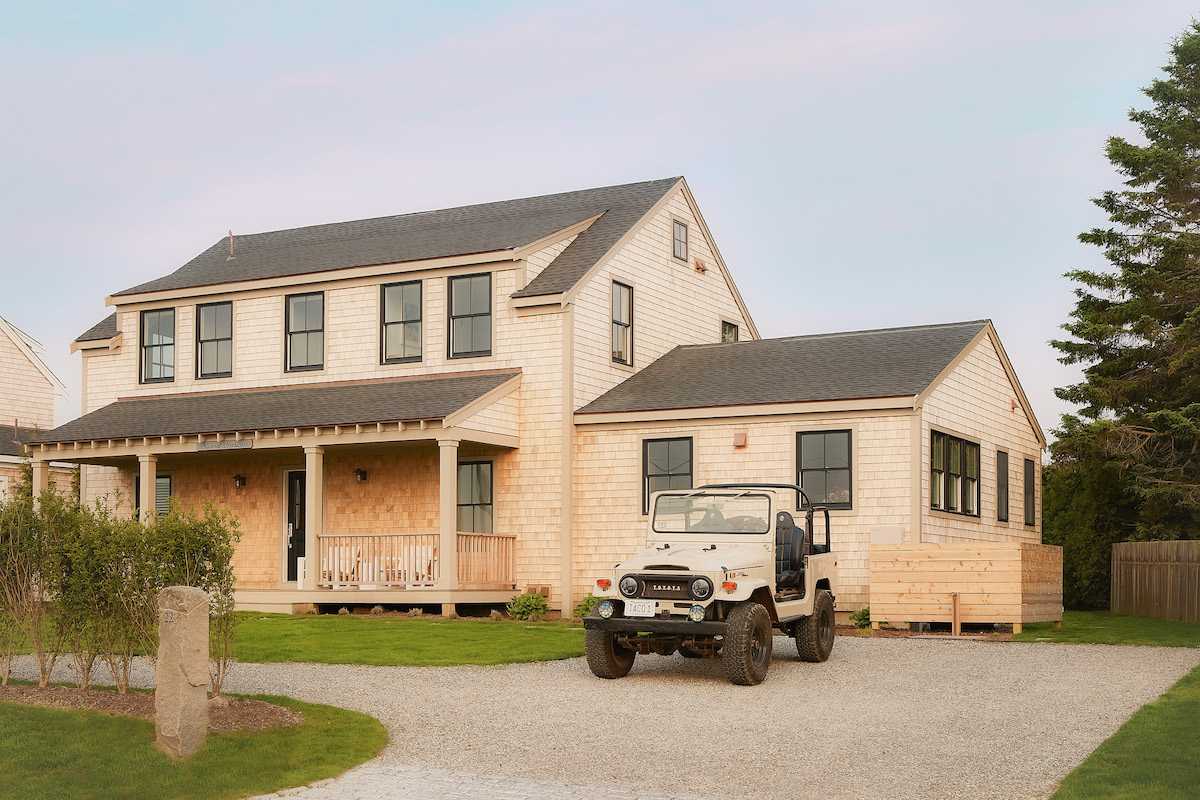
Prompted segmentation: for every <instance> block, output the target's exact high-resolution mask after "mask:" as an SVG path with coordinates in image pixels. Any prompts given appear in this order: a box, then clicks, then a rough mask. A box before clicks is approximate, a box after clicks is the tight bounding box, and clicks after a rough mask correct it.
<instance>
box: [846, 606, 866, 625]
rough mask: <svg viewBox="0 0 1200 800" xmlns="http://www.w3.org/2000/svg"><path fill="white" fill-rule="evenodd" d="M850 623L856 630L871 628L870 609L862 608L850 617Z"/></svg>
mask: <svg viewBox="0 0 1200 800" xmlns="http://www.w3.org/2000/svg"><path fill="white" fill-rule="evenodd" d="M850 623H851V624H852V625H854V627H856V628H869V627H871V607H870V606H863V607H862V608H860V609H859V610H858V611H855V612H854V613H853V614H851V615H850Z"/></svg>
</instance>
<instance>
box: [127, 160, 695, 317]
mask: <svg viewBox="0 0 1200 800" xmlns="http://www.w3.org/2000/svg"><path fill="white" fill-rule="evenodd" d="M678 181H679V178H666V179H662V180H655V181H645V182H641V183H628V184H623V185H619V186H605V187H600V188H596V189H584V190H580V191H573V192H561V193H559V194H548V195H541V196H538V197H526V198H520V199H517V200H504V201H500V202H494V203H482V204H478V205H471V206H459V207H457V208H447V209H441V210H437V211H422V212H417V213H412V214H400V215H397V216H391V217H376V218H374V219H364V220H355V221H352V222H336V223H331V224H326V225H312V226H308V227H304V228H290V229H287V230H279V231H269V232H266V233H254V234H247V235H237V236H235V237H234V253H235V257H234V258H232V259H231V258H228V254H229V240H228V238H226V237H222V238H221V239H219V240H218V241H217V242H216V243H214V244H213V245H212V246H211V247H209V248H208V249H207V250H205V251H204V252H202V253H200V254H199V255H198V256H196V257H195V258H193V259H192V260H191V261H189V262H187V263H186V264H184V265H183V266H182V267H180V268H179V269H177V270H175V271H174V272H172V273H171V274H170V275H166V276H163V277H161V278H157V279H155V280H152V281H148V282H146V283H142V284H139V285H137V286H133V287H130V288H128V289H124V290H122V291H120V292H117V293H116V294H115V295H113V296H114V297H121V296H125V295H134V294H143V293H147V292H161V291H172V290H178V289H190V288H194V287H199V286H211V285H216V284H221V283H229V282H233V281H246V280H256V279H265V278H279V277H286V276H292V275H306V274H310V273H315V272H325V271H328V270H336V269H346V268H350V267H364V266H374V265H379V264H393V263H402V262H406V261H420V260H424V259H430V258H441V257H446V256H459V255H473V254H478V253H488V252H492V251H497V250H515V249H518V248H520V247H522V246H524V245H528V244H530V243H533V242H536V241H538V240H539V239H542V238H544V237H546V236H549V235H551V234H553V233H555V232H557V231H561V230H563V229H565V228H569V227H571V226H572V225H575V224H577V223H580V222H583V221H584V220H587V219H590V218H592V217H595V216H597V215H600V216H599V219H597V220H596V221H595V222H594V223H593V224H592V225H591V226H590V227H589V228H587V229H586V230H585V231H583V232H582V233H580V234H579V236H577V237H576V239H575V241H574V242H572V243H571V245H570V246H569V247H567V248H566V249H565V250H564V251H563V252H562V253H560V254H559V256H558V258H556V259H555V260H554V262H552V263H551V264H550V265H549V266H548V267H546V269H544V270H543V271H542V272H541V273H540V274H539V275H538V276H537V277H536V278H535V279H534V280H533V281H532V282H531V284H530V286H528V287H525V289H523V290H521V291H520V292H518V295H521V296H528V295H529V294H546V293H553V292H560V291H563V290H564V289H568V288H570V287H571V286H573V285H574V282H575V281H577V280H579V279H580V278H582V277H583V275H584V274H585V273H586V272H587V270H588V269H589V268H590V267H591V265H592V264H594V263H595V262H596V260H597V259H599V258H600V257H602V256H603V255H604V254H605V253H606V252H607V251H608V248H609V246H611V244H612V243H613V242H615V241H616V240H617V239H618V238H620V236H621V235H622V234H623V233H624V232H625V231H626V230H628V229H629V228H630V227H631V226H632V225H633V224H634V223H636V222H637V221H638V220H639V219H640V218H641V216H642V215H643V214H644V213H645V212H646V211H647V210H648V209H649V208H650V207H651V206H652V205H653V204H654V202H655V201H656V200H658V199H659V198H660V197H661V196H662V195H663V194H664V193H666V192H667V191H668V190H669V189H670V188H671V187H673V186H674V185H675V184H676V183H678Z"/></svg>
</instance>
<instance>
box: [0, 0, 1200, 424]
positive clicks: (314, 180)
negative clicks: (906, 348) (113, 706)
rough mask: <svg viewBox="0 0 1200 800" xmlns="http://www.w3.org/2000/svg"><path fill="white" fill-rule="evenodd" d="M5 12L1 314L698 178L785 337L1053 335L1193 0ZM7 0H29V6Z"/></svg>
mask: <svg viewBox="0 0 1200 800" xmlns="http://www.w3.org/2000/svg"><path fill="white" fill-rule="evenodd" d="M47 5H48V4H33V3H12V4H8V3H4V4H0V11H3V19H4V20H5V24H4V25H3V27H2V28H0V98H2V100H3V108H4V113H3V115H2V116H0V153H2V154H3V155H2V156H0V183H2V185H3V186H4V191H3V192H2V193H0V237H2V238H3V241H5V242H6V243H7V245H6V248H5V254H4V257H3V260H2V261H0V278H2V280H0V315H2V316H4V317H6V318H8V319H9V320H10V321H12V322H13V323H15V324H17V325H18V326H20V327H21V328H23V329H24V330H26V331H27V332H29V333H30V334H31V335H33V336H34V337H35V338H37V339H39V340H40V341H42V342H43V343H44V344H45V346H46V354H45V355H46V359H47V362H48V363H49V364H50V366H51V367H52V368H53V369H54V370H55V371H56V372H57V373H58V374H59V375H60V376H61V377H62V379H63V380H64V382H65V383H66V384H67V386H68V395H67V397H65V398H64V399H63V401H62V403H61V404H60V409H59V416H60V419H59V421H60V422H65V421H66V420H68V419H70V418H72V417H74V416H76V415H77V414H78V410H79V394H78V389H79V356H78V355H71V354H69V352H68V348H69V345H70V342H71V340H72V339H74V338H75V337H76V336H77V335H78V334H79V333H81V332H82V331H84V330H85V329H87V328H88V327H90V326H91V325H92V324H93V323H95V322H97V321H98V320H100V319H102V318H103V317H104V316H106V315H107V314H108V310H107V309H106V308H105V306H104V297H105V296H106V295H107V294H109V293H111V292H114V291H117V290H120V289H123V288H126V287H128V286H131V285H134V284H137V283H141V282H143V281H146V280H149V279H151V278H155V277H158V276H160V275H164V274H166V273H168V272H171V271H173V270H174V269H176V268H177V267H179V266H180V265H182V264H183V263H184V262H185V261H187V260H188V259H190V258H191V257H192V256H193V255H195V254H196V253H198V252H199V251H201V250H202V249H204V248H205V247H207V246H208V245H210V244H211V243H212V242H213V241H215V240H216V239H217V238H219V237H220V236H221V235H223V234H224V233H225V231H226V230H228V229H230V228H232V229H233V231H234V232H235V233H252V232H255V231H260V230H270V229H276V228H285V227H294V226H298V225H308V224H314V223H320V222H331V221H337V220H347V219H358V218H363V217H373V216H381V215H387V214H397V213H403V212H408V211H419V210H424V209H431V208H440V207H445V206H452V205H460V204H465V203H473V202H484V201H489V200H500V199H506V198H511V197H522V196H528V195H534V194H543V193H547V192H555V191H564V190H570V189H579V188H586V187H590V186H600V185H605V184H612V183H621V182H626V181H635V180H645V179H651V178H659V177H666V176H671V175H679V174H682V175H685V176H686V177H687V179H688V182H689V184H690V185H691V187H692V190H693V191H694V192H695V194H696V197H697V199H698V201H699V203H700V207H701V209H702V211H703V212H704V215H705V217H706V219H707V221H708V224H709V226H710V227H711V229H712V231H713V233H714V235H715V236H716V239H717V243H718V245H719V246H720V248H721V250H722V252H723V254H724V256H725V259H726V261H727V262H728V264H729V266H730V268H731V270H732V272H733V275H734V277H735V279H736V280H737V282H738V284H739V286H740V288H741V290H742V293H743V295H744V296H745V298H746V301H747V303H748V304H749V307H750V311H751V313H752V314H753V316H754V318H755V321H756V322H757V323H758V326H759V329H760V330H761V332H762V333H763V335H764V336H785V335H791V334H802V333H820V332H828V331H838V330H853V329H861V328H874V327H884V326H892V325H909V324H923V323H934V322H947V321H954V320H963V319H975V318H980V317H990V318H991V319H992V320H994V322H995V323H996V326H997V328H998V330H999V332H1000V335H1001V337H1002V339H1003V341H1004V343H1005V345H1006V347H1007V349H1008V352H1009V355H1010V356H1011V357H1012V360H1013V362H1014V364H1015V365H1016V368H1017V371H1018V373H1019V375H1020V377H1021V379H1022V382H1023V384H1024V387H1025V390H1026V392H1027V393H1028V395H1029V396H1030V399H1031V400H1032V402H1033V404H1034V407H1035V410H1036V411H1037V413H1038V415H1039V417H1040V420H1041V423H1042V425H1043V427H1044V428H1046V429H1047V431H1048V432H1049V430H1050V429H1052V428H1054V427H1055V426H1056V425H1057V424H1058V417H1059V414H1060V413H1062V411H1063V410H1064V408H1063V406H1062V404H1061V403H1060V402H1059V401H1057V400H1056V399H1055V398H1054V395H1053V387H1054V386H1057V385H1062V384H1064V383H1069V382H1071V381H1072V380H1074V377H1075V374H1076V373H1075V372H1074V371H1073V370H1071V369H1068V368H1066V367H1063V366H1061V365H1059V364H1058V363H1057V361H1056V359H1055V352H1054V351H1053V350H1052V349H1051V348H1050V347H1049V345H1048V344H1047V342H1048V340H1050V339H1051V338H1053V337H1055V336H1057V335H1058V326H1059V325H1061V324H1062V323H1063V321H1064V320H1065V319H1066V315H1067V313H1068V311H1069V310H1070V308H1071V304H1072V294H1071V287H1070V286H1069V284H1068V283H1067V282H1066V281H1065V280H1064V279H1063V278H1062V277H1061V275H1062V273H1063V272H1065V271H1067V270H1069V269H1072V268H1076V267H1081V266H1087V267H1097V266H1102V265H1103V260H1102V259H1101V257H1100V255H1099V253H1098V252H1095V251H1094V250H1093V249H1092V248H1086V247H1084V246H1082V245H1080V244H1079V243H1078V242H1077V241H1076V236H1077V234H1078V233H1079V232H1080V231H1081V230H1083V229H1085V228H1086V227H1089V226H1091V225H1094V224H1098V223H1101V222H1103V219H1104V218H1103V215H1102V214H1101V213H1100V212H1099V211H1098V210H1097V209H1096V208H1094V207H1093V206H1092V205H1091V203H1090V202H1089V198H1091V197H1093V196H1095V195H1097V194H1098V193H1099V192H1101V191H1102V190H1104V189H1107V188H1112V187H1114V186H1116V184H1117V176H1116V175H1115V173H1114V172H1113V171H1112V169H1111V167H1110V166H1109V165H1108V163H1107V161H1106V160H1105V159H1104V155H1103V146H1104V140H1105V138H1106V137H1107V136H1109V135H1112V134H1118V133H1119V134H1124V135H1129V134H1131V133H1132V130H1131V125H1130V124H1129V122H1128V121H1127V119H1126V113H1127V111H1128V109H1129V108H1130V107H1132V106H1144V105H1145V101H1144V98H1143V97H1142V96H1141V94H1140V92H1139V89H1140V88H1141V87H1142V86H1144V85H1146V84H1147V83H1149V81H1150V80H1152V79H1153V78H1154V77H1156V76H1157V75H1158V70H1159V68H1160V67H1161V66H1162V65H1163V64H1164V63H1165V62H1166V59H1167V49H1168V46H1169V43H1170V41H1171V39H1172V38H1173V37H1174V36H1176V35H1177V34H1179V33H1180V32H1181V31H1182V30H1183V29H1184V27H1185V26H1186V25H1187V24H1188V22H1189V20H1190V17H1191V15H1192V14H1194V13H1195V8H1194V6H1192V5H1191V4H1189V3H1185V2H1154V3H1146V2H1087V3H1083V2H1078V3H1067V2H1055V3H1053V4H1051V3H1032V2H1031V3H1018V2H1007V3H992V4H981V3H970V4H968V3H958V2H943V3H918V2H879V3H859V4H851V3H838V4H836V5H835V4H817V3H797V2H790V3H781V4H777V5H772V4H755V3H748V2H739V3H712V4H701V3H671V2H656V3H653V4H646V3H620V2H611V1H610V2H597V3H571V4H562V3H465V2H463V3H446V4H440V6H439V7H437V8H434V7H426V6H425V5H421V6H418V5H415V4H414V5H412V6H407V5H405V4H402V3H398V2H386V3H383V2H381V3H328V2H321V3H298V2H292V3H278V4H269V3H241V4H235V3H227V4H216V3H214V4H211V5H204V6H201V5H193V6H188V5H185V4H182V3H178V4H177V3H169V4H168V3H105V4H96V5H94V6H91V7H84V6H78V5H77V6H75V7H74V10H71V9H69V8H49V7H43V6H47ZM5 6H6V7H5Z"/></svg>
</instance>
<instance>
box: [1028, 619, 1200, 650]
mask: <svg viewBox="0 0 1200 800" xmlns="http://www.w3.org/2000/svg"><path fill="white" fill-rule="evenodd" d="M1013 638H1014V639H1015V640H1016V641H1019V642H1069V643H1071V644H1140V645H1158V646H1162V647H1200V624H1196V623H1194V622H1176V621H1174V620H1169V619H1147V618H1144V617H1121V616H1117V615H1116V614H1110V613H1108V612H1107V611H1067V612H1066V613H1064V614H1063V624H1062V630H1055V629H1054V624H1053V623H1050V622H1043V623H1035V624H1030V625H1026V626H1025V630H1024V631H1023V632H1022V633H1021V634H1020V635H1019V636H1014V637H1013Z"/></svg>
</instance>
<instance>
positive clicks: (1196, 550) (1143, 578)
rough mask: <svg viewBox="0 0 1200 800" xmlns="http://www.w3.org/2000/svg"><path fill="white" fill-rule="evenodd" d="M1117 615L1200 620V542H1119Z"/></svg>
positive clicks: (1114, 605) (1115, 563)
mask: <svg viewBox="0 0 1200 800" xmlns="http://www.w3.org/2000/svg"><path fill="white" fill-rule="evenodd" d="M1110 602H1111V606H1112V611H1113V613H1114V614H1129V615H1131V616H1135V617H1157V618H1158V619H1178V620H1183V621H1184V622H1200V541H1180V542H1117V543H1116V544H1114V545H1113V548H1112V598H1111V601H1110Z"/></svg>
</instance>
